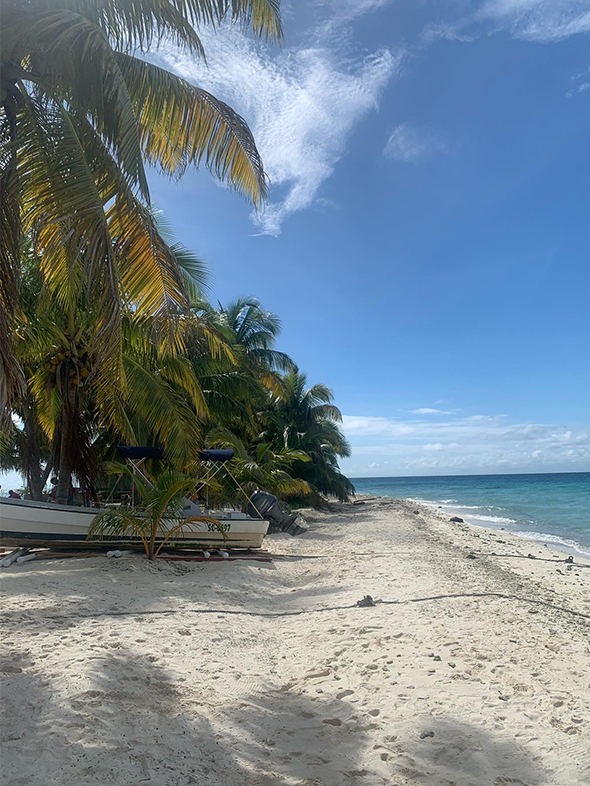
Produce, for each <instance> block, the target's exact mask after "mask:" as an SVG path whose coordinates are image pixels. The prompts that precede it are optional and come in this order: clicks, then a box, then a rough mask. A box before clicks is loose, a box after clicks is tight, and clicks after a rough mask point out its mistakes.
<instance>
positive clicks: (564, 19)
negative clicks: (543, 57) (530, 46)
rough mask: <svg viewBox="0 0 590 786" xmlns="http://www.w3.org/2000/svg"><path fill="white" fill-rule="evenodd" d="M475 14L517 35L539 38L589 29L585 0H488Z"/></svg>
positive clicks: (561, 36)
mask: <svg viewBox="0 0 590 786" xmlns="http://www.w3.org/2000/svg"><path fill="white" fill-rule="evenodd" d="M475 18H476V19H477V20H484V21H487V20H490V21H493V22H495V23H496V24H497V25H498V26H500V27H502V28H503V29H507V30H509V31H510V33H511V34H512V35H513V36H515V37H516V38H525V39H528V40H531V41H539V42H549V41H560V40H562V39H564V38H569V37H570V36H572V35H578V34H580V33H588V32H590V9H589V8H588V3H587V2H586V0H487V1H486V2H485V3H484V4H483V5H482V7H481V8H480V10H479V12H478V13H477V14H476V17H475Z"/></svg>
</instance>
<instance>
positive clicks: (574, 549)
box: [385, 498, 590, 560]
mask: <svg viewBox="0 0 590 786" xmlns="http://www.w3.org/2000/svg"><path fill="white" fill-rule="evenodd" d="M385 499H387V498H385ZM408 501H410V502H415V503H417V504H421V505H424V506H425V507H427V508H430V509H433V510H442V511H443V514H449V516H459V517H460V518H462V519H464V520H465V521H466V522H467V523H468V524H469V525H470V526H472V527H479V528H480V529H487V530H490V531H491V532H504V533H508V534H510V535H514V536H516V537H517V538H519V539H520V540H524V541H528V542H529V543H534V544H540V545H542V546H547V548H550V549H553V550H555V551H559V552H561V553H563V554H568V555H569V554H573V555H575V556H577V557H579V558H580V559H582V560H590V551H585V550H584V548H583V547H582V545H581V544H580V543H578V542H577V541H570V542H569V543H568V542H566V539H565V538H560V539H559V540H556V539H557V538H559V536H558V535H553V534H552V533H549V532H535V531H533V532H530V533H529V532H527V534H525V533H523V532H518V531H517V530H514V529H511V528H510V525H509V524H508V522H503V523H502V526H501V523H500V521H498V522H497V526H496V525H494V523H493V522H491V521H484V519H483V518H482V517H478V516H477V515H475V514H470V513H465V510H464V509H462V508H461V506H457V507H455V506H454V505H452V504H440V503H438V502H432V503H431V502H427V501H426V500H417V499H410V498H408ZM463 507H464V506H463ZM478 518H479V521H477V520H475V521H474V520H473V519H478ZM487 518H489V517H487ZM498 518H502V517H498ZM470 519H471V520H470ZM515 523H516V522H515ZM533 535H534V536H535V537H532V536H533ZM537 536H538V537H537Z"/></svg>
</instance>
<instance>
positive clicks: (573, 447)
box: [342, 415, 590, 477]
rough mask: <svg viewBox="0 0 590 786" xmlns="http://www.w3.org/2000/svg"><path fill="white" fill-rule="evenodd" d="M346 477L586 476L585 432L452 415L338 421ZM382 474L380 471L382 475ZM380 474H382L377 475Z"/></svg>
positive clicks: (588, 448) (589, 434)
mask: <svg viewBox="0 0 590 786" xmlns="http://www.w3.org/2000/svg"><path fill="white" fill-rule="evenodd" d="M343 427H344V431H345V433H346V435H347V437H348V439H349V440H350V442H351V445H352V458H351V459H347V460H345V461H344V462H343V464H342V465H343V470H344V471H345V472H347V473H348V474H350V475H351V476H352V477H354V476H355V475H357V476H358V475H362V474H363V473H365V474H375V473H374V472H373V470H375V469H378V468H377V467H370V464H376V463H379V464H380V465H381V466H382V467H383V466H384V464H385V460H387V462H388V468H387V471H386V474H389V475H405V474H422V473H426V474H428V473H435V474H436V473H443V474H444V473H450V474H452V473H453V472H457V473H470V472H473V473H478V472H494V471H503V472H505V471H531V472H535V471H567V470H571V471H575V470H580V471H587V470H588V469H590V429H588V428H577V429H576V428H572V427H567V426H559V425H555V424H547V423H510V422H509V421H508V419H507V417H506V416H505V415H471V416H458V415H453V416H451V417H447V418H445V419H444V420H440V419H436V420H433V419H431V418H423V419H418V418H413V419H412V420H410V421H404V420H402V419H399V418H386V417H368V416H350V415H347V416H345V417H344V420H343ZM383 472H385V470H383ZM382 474H383V473H382Z"/></svg>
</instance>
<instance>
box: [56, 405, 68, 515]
mask: <svg viewBox="0 0 590 786" xmlns="http://www.w3.org/2000/svg"><path fill="white" fill-rule="evenodd" d="M68 411H69V407H67V406H64V402H62V412H61V428H60V429H59V439H60V446H59V465H58V468H57V489H56V492H55V501H56V502H57V503H58V504H59V505H67V504H68V499H69V496H70V486H71V482H72V460H71V456H70V451H69V446H70V438H71V435H70V431H71V428H72V424H71V419H70V417H69V416H68Z"/></svg>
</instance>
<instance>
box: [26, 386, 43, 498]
mask: <svg viewBox="0 0 590 786" xmlns="http://www.w3.org/2000/svg"><path fill="white" fill-rule="evenodd" d="M22 413H23V426H24V434H25V437H26V440H27V442H26V454H25V455H26V469H25V471H26V477H27V485H28V487H29V493H30V495H31V498H32V499H34V500H36V501H37V502H42V501H43V487H44V486H45V481H46V480H47V478H45V477H44V473H43V471H42V470H41V444H40V439H39V425H38V421H37V412H36V408H35V403H34V401H30V402H27V403H25V405H24V406H23V410H22Z"/></svg>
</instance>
